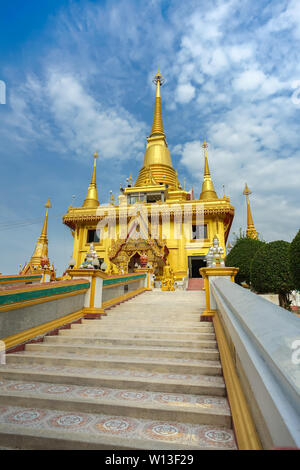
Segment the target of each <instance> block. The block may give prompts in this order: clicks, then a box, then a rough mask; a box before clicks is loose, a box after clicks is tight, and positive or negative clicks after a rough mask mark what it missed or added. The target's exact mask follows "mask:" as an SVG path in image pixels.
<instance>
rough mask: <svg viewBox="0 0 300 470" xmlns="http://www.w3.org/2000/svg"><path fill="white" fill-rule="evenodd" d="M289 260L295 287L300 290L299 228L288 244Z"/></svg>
mask: <svg viewBox="0 0 300 470" xmlns="http://www.w3.org/2000/svg"><path fill="white" fill-rule="evenodd" d="M289 260H290V270H291V274H292V278H293V281H294V283H295V289H297V290H300V230H299V232H298V233H297V235H296V236H295V238H294V240H293V241H292V243H291V244H290V252H289Z"/></svg>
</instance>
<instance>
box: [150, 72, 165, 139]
mask: <svg viewBox="0 0 300 470" xmlns="http://www.w3.org/2000/svg"><path fill="white" fill-rule="evenodd" d="M164 82H165V79H164V78H163V76H162V75H161V73H160V71H159V69H158V71H157V74H156V75H155V77H154V78H153V83H155V84H156V95H155V107H154V118H153V124H152V130H151V134H150V137H152V136H154V135H163V136H164V135H165V133H164V125H163V120H162V112H161V96H160V87H161V85H163V84H164Z"/></svg>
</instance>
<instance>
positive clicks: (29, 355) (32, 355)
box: [6, 345, 221, 375]
mask: <svg viewBox="0 0 300 470" xmlns="http://www.w3.org/2000/svg"><path fill="white" fill-rule="evenodd" d="M31 346H32V347H31V348H30V350H29V351H30V352H25V353H22V354H9V355H8V357H7V360H6V363H7V364H11V363H18V364H22V363H23V364H24V363H27V364H28V363H30V364H45V365H47V364H49V365H53V364H57V365H62V366H70V367H72V366H78V367H91V368H97V369H99V370H101V369H107V368H111V369H126V370H140V371H151V372H163V373H168V372H169V373H176V372H178V373H181V372H186V373H187V374H203V375H209V374H210V375H211V374H212V373H214V374H216V375H217V374H218V373H219V374H220V371H221V370H220V366H219V365H211V364H210V362H209V361H208V362H202V361H194V363H191V362H189V363H187V362H185V361H183V362H180V361H182V360H180V359H175V360H174V362H173V361H169V360H168V358H166V359H165V361H163V360H161V359H160V358H157V359H156V360H155V359H153V358H148V360H146V358H136V357H113V358H106V357H101V356H100V357H99V356H98V355H94V356H92V355H91V354H87V355H86V356H84V355H79V354H76V353H73V354H72V353H69V354H68V353H66V352H65V351H55V350H54V351H53V350H52V351H51V352H49V351H48V352H47V350H46V348H44V351H45V352H44V353H42V352H41V348H39V345H31ZM36 346H37V347H36ZM35 350H36V352H33V351H35Z"/></svg>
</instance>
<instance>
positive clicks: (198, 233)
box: [192, 224, 207, 240]
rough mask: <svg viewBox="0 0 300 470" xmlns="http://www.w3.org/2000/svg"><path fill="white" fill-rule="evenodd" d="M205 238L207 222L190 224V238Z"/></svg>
mask: <svg viewBox="0 0 300 470" xmlns="http://www.w3.org/2000/svg"><path fill="white" fill-rule="evenodd" d="M206 238H207V224H204V225H202V224H201V225H192V240H205V239H206Z"/></svg>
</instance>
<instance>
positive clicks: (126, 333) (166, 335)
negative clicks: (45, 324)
mask: <svg viewBox="0 0 300 470" xmlns="http://www.w3.org/2000/svg"><path fill="white" fill-rule="evenodd" d="M71 330H76V332H84V333H85V334H87V333H90V332H91V331H97V332H99V334H100V335H101V337H109V336H111V335H113V334H116V330H115V329H114V331H111V328H109V329H107V328H106V329H104V328H101V327H92V326H89V325H87V326H85V325H81V324H78V323H75V324H74V325H71ZM119 332H120V333H122V338H124V337H132V338H139V337H142V338H152V337H153V332H151V331H150V332H149V331H148V330H147V329H146V328H145V329H144V330H142V331H141V330H131V329H130V330H125V329H122V330H121V329H120V330H119ZM155 337H156V338H159V339H182V338H183V339H189V338H190V339H191V340H198V339H208V340H214V339H215V334H214V333H202V332H201V333H200V332H199V333H198V332H163V331H160V332H159V331H157V332H156V333H155Z"/></svg>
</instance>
